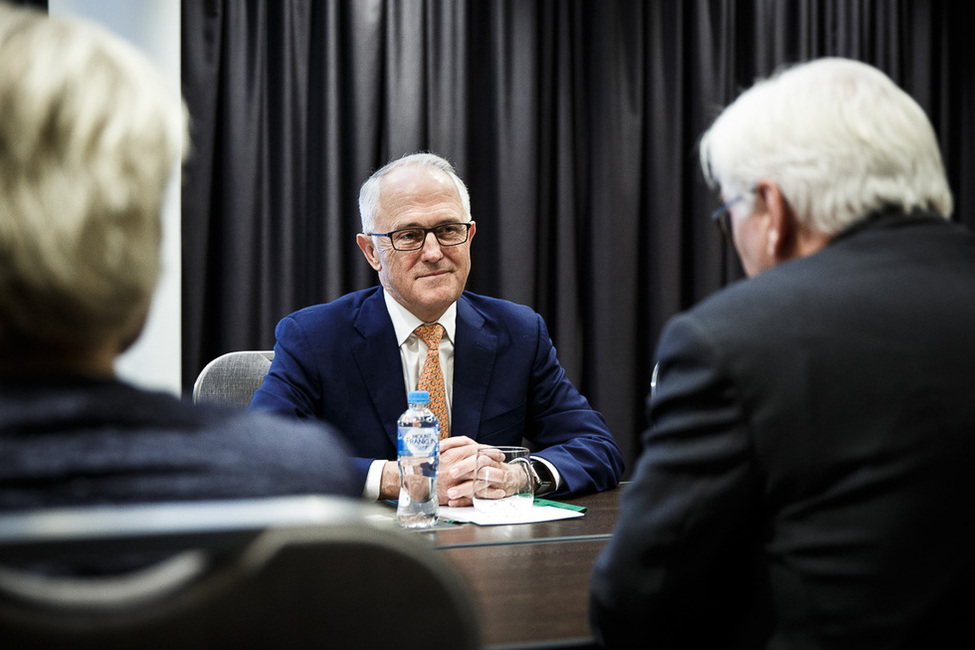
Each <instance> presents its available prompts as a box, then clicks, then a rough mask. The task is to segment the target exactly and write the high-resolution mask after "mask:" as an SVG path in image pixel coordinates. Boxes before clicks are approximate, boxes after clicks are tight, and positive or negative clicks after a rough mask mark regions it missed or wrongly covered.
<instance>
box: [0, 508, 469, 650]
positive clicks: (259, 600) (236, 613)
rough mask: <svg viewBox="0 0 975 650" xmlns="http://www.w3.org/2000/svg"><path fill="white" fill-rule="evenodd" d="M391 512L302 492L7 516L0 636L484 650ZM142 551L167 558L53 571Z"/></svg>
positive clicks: (1, 546) (62, 641) (460, 607)
mask: <svg viewBox="0 0 975 650" xmlns="http://www.w3.org/2000/svg"><path fill="white" fill-rule="evenodd" d="M380 511H382V512H380ZM383 514H385V516H382V515H383ZM388 515H389V513H388V512H386V511H385V510H383V509H382V508H381V507H380V506H372V505H371V504H363V503H361V502H359V501H357V500H353V499H343V498H339V497H299V498H276V499H262V500H255V501H236V502H222V503H214V502H207V503H189V504H157V505H148V506H122V507H116V508H105V507H98V508H73V509H61V510H49V511H41V512H30V513H24V514H18V515H3V516H0V563H2V564H3V565H5V566H0V640H2V641H3V643H2V644H0V645H2V646H3V647H10V648H51V647H57V648H102V649H111V648H145V649H155V648H158V649H160V650H174V649H176V648H179V649H181V650H182V649H189V650H193V649H196V648H201V649H202V648H245V649H246V648H289V649H303V648H414V647H415V648H424V649H429V648H438V647H442V648H461V649H463V648H472V649H473V648H477V647H479V646H480V632H479V628H478V621H477V618H476V614H475V611H476V610H475V608H474V604H473V601H472V600H471V596H470V594H469V592H468V591H467V589H466V587H465V585H464V584H463V583H462V582H461V580H460V578H459V577H458V576H457V574H456V573H455V572H454V571H453V570H452V569H451V568H450V566H449V565H448V564H447V561H446V560H445V558H443V557H442V556H441V555H440V554H439V553H438V552H437V551H436V550H435V549H434V548H432V546H430V545H429V544H427V543H424V540H423V539H422V538H420V537H418V536H416V535H411V534H410V533H407V532H406V531H403V530H401V529H399V528H398V527H397V526H395V524H393V523H392V521H391V520H390V518H389V516H388ZM144 553H152V554H162V555H164V556H165V559H162V560H160V561H158V562H154V563H153V564H152V565H150V566H149V567H147V568H138V569H135V570H131V571H125V572H123V573H117V574H111V575H102V576H81V577H79V576H76V575H51V574H50V573H49V570H50V568H51V567H61V568H62V569H63V568H64V567H65V566H68V565H70V564H71V563H72V562H75V561H78V560H81V561H82V562H81V565H84V566H88V567H90V566H92V560H93V559H99V558H100V559H106V560H109V561H112V560H118V559H119V558H124V557H126V555H127V554H137V555H135V556H136V557H144V556H142V555H139V554H144ZM170 553H175V555H170Z"/></svg>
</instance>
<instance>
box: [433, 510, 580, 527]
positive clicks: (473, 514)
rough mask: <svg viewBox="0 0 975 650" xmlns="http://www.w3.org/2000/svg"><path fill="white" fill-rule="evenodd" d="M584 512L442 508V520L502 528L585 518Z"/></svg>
mask: <svg viewBox="0 0 975 650" xmlns="http://www.w3.org/2000/svg"><path fill="white" fill-rule="evenodd" d="M583 514H585V513H582V512H576V511H575V510H567V509H565V508H556V507H554V506H532V507H530V508H503V509H497V510H491V511H488V512H482V511H480V510H475V509H474V506H468V507H466V508H450V507H446V506H441V507H440V519H447V520H451V521H457V522H464V523H467V522H470V523H472V524H477V525H479V526H500V525H504V524H531V523H535V522H539V521H556V520H558V519H574V518H576V517H581V516H583Z"/></svg>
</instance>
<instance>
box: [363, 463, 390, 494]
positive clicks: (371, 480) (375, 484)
mask: <svg viewBox="0 0 975 650" xmlns="http://www.w3.org/2000/svg"><path fill="white" fill-rule="evenodd" d="M385 464H386V461H384V460H374V461H372V463H371V464H370V465H369V471H368V472H367V473H366V485H365V487H364V488H363V490H362V496H363V497H364V498H365V499H367V500H369V501H378V500H379V490H380V488H381V487H382V483H383V466H384V465H385Z"/></svg>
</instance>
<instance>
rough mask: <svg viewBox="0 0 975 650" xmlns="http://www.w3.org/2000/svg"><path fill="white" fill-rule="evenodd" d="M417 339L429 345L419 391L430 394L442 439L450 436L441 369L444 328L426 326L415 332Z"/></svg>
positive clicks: (421, 326) (421, 373)
mask: <svg viewBox="0 0 975 650" xmlns="http://www.w3.org/2000/svg"><path fill="white" fill-rule="evenodd" d="M413 333H414V334H416V336H417V338H418V339H420V340H421V341H423V342H424V343H426V344H427V358H426V360H425V361H424V362H423V370H422V371H421V372H420V381H418V382H417V384H416V389H417V390H425V391H427V392H429V393H430V410H431V411H433V414H434V415H436V416H437V419H439V420H440V438H441V439H443V438H446V437H447V436H448V435H449V431H448V429H449V425H448V424H447V391H446V390H445V389H444V383H443V371H442V370H441V369H440V339H442V338H443V335H444V328H443V325H441V324H440V323H430V324H424V325H420V326H419V327H417V328H416V329H415V330H413Z"/></svg>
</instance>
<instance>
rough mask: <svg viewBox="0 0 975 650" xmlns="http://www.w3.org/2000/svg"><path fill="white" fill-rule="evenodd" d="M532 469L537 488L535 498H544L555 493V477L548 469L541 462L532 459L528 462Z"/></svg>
mask: <svg viewBox="0 0 975 650" xmlns="http://www.w3.org/2000/svg"><path fill="white" fill-rule="evenodd" d="M528 467H529V468H530V469H531V474H532V482H533V483H534V486H535V496H544V495H546V494H549V493H550V492H554V491H555V477H553V476H552V472H550V471H549V469H548V467H547V466H546V465H545V463H543V462H542V461H540V460H537V459H535V458H532V459H530V460H529V462H528Z"/></svg>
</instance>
